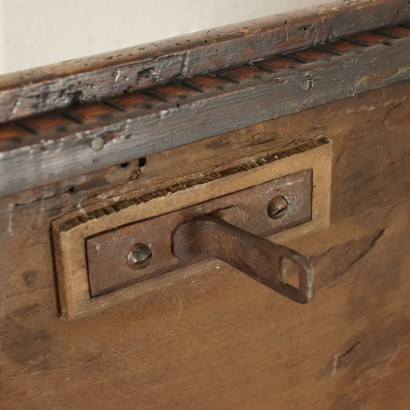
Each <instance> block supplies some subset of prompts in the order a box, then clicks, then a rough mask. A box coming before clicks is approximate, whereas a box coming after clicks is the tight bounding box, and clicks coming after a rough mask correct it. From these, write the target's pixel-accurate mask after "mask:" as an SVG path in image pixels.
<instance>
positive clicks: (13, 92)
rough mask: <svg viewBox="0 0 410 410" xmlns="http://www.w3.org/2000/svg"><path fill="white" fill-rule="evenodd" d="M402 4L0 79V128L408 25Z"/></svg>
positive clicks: (211, 35)
mask: <svg viewBox="0 0 410 410" xmlns="http://www.w3.org/2000/svg"><path fill="white" fill-rule="evenodd" d="M409 16H410V7H409V4H408V0H355V1H345V0H344V1H339V2H337V3H336V4H330V5H325V6H320V7H314V8H311V9H309V10H302V11H298V12H292V13H288V14H284V15H281V16H274V17H272V16H271V17H267V18H262V19H258V20H254V21H248V22H243V23H239V24H234V25H230V26H226V27H222V28H220V29H211V30H206V31H202V32H199V33H197V34H194V35H188V36H183V37H177V38H173V39H168V40H165V41H162V42H157V43H150V44H146V45H142V46H136V47H131V48H126V49H123V50H118V51H114V52H111V53H105V54H101V55H97V56H92V57H88V58H82V59H77V60H70V61H67V62H64V63H61V64H55V65H50V66H46V67H41V68H35V69H31V70H26V71H22V72H18V73H13V74H8V75H5V76H2V77H0V100H1V101H2V104H1V107H0V122H4V121H8V120H11V119H17V118H21V117H24V116H28V115H33V114H38V113H42V112H46V111H50V110H54V109H56V108H57V107H65V106H68V105H71V104H78V103H84V102H89V101H93V100H96V99H100V98H105V97H108V96H112V95H116V94H122V93H123V91H124V90H125V91H127V92H130V91H133V90H137V89H141V88H145V87H147V86H152V85H153V84H157V83H161V82H166V81H169V80H170V79H172V78H176V77H191V76H193V75H196V74H200V73H205V72H208V71H210V67H213V69H221V68H224V67H227V66H232V65H239V64H242V63H244V62H248V61H250V60H254V59H259V58H261V57H264V56H267V55H272V54H275V53H282V52H286V51H290V50H294V49H298V48H304V47H308V46H311V45H318V44H321V43H324V42H327V41H329V40H332V39H335V38H339V37H342V36H345V35H348V34H353V33H355V32H357V31H365V30H372V29H374V28H377V27H381V26H387V25H398V24H401V23H402V22H405V21H408V20H409Z"/></svg>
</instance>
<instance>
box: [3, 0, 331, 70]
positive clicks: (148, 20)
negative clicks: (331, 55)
mask: <svg viewBox="0 0 410 410" xmlns="http://www.w3.org/2000/svg"><path fill="white" fill-rule="evenodd" d="M324 2H329V0H328V1H326V0H0V35H1V37H0V74H1V73H6V72H12V71H18V70H22V69H25V68H31V67H36V66H40V65H44V64H50V63H54V62H59V61H63V60H68V59H71V58H76V57H82V56H86V55H90V54H96V53H101V52H104V51H110V50H115V49H119V48H123V47H128V46H134V45H138V44H141V43H146V42H149V41H155V40H160V39H164V38H167V37H173V36H177V35H180V34H185V33H192V32H195V31H198V30H202V29H207V28H212V27H217V26H221V25H225V24H229V23H234V22H239V21H243V20H249V19H253V18H257V17H262V16H266V15H269V14H277V13H282V12H285V11H290V10H294V9H297V8H301V7H308V6H310V5H313V4H321V3H324Z"/></svg>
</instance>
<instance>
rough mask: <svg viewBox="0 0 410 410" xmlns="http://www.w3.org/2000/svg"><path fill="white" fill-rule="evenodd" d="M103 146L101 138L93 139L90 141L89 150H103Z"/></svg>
mask: <svg viewBox="0 0 410 410" xmlns="http://www.w3.org/2000/svg"><path fill="white" fill-rule="evenodd" d="M103 146H104V140H103V138H101V137H95V138H93V140H92V141H91V148H92V149H93V150H94V151H100V150H101V149H102V148H103Z"/></svg>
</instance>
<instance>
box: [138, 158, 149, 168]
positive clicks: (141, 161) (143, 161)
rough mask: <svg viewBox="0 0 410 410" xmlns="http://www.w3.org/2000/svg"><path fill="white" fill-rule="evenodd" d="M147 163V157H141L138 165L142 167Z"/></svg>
mask: <svg viewBox="0 0 410 410" xmlns="http://www.w3.org/2000/svg"><path fill="white" fill-rule="evenodd" d="M146 163H147V159H146V158H144V157H143V158H140V159H139V160H138V166H139V167H140V168H142V167H143V166H144V165H145V164H146Z"/></svg>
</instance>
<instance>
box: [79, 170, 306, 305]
mask: <svg viewBox="0 0 410 410" xmlns="http://www.w3.org/2000/svg"><path fill="white" fill-rule="evenodd" d="M276 198H278V199H282V200H284V207H283V209H281V207H280V205H281V204H280V201H279V204H278V205H279V207H278V209H271V208H272V206H273V207H275V203H272V200H275V199H276ZM210 214H212V215H216V216H218V217H219V218H220V219H222V220H224V221H226V222H228V223H230V224H232V225H234V226H236V227H238V228H241V229H243V230H246V231H248V232H250V233H253V234H255V235H258V236H263V237H266V236H269V235H271V234H273V233H276V232H279V231H281V230H283V229H286V228H290V227H292V226H295V225H298V224H301V223H303V222H307V221H309V220H310V219H311V217H312V170H310V169H309V170H304V171H301V172H298V173H295V174H292V175H288V176H285V177H282V178H279V179H275V180H273V181H269V182H265V183H263V184H260V185H256V186H252V187H250V188H247V189H243V190H241V191H238V192H234V193H232V194H229V195H225V196H222V197H219V198H215V199H212V200H210V201H207V202H203V203H200V204H197V205H195V206H191V207H188V208H185V209H181V210H179V211H176V212H172V213H168V214H164V215H161V216H158V217H155V218H151V219H147V220H144V221H139V222H137V223H133V224H129V225H126V226H123V227H119V228H117V229H115V230H111V231H108V232H103V233H101V234H98V235H96V236H93V237H90V238H87V240H86V249H87V265H88V274H89V283H90V293H91V296H92V297H96V296H100V295H103V294H106V293H108V292H111V291H113V290H117V289H120V288H123V287H126V286H129V285H132V284H134V283H137V282H142V281H146V280H148V279H151V278H153V277H155V276H158V275H161V274H163V273H165V272H169V271H173V270H175V269H178V268H181V267H183V266H185V265H187V263H186V262H183V261H181V260H180V259H179V258H177V257H176V256H175V255H174V254H173V251H172V234H173V232H174V231H175V229H176V228H177V227H178V225H179V224H180V223H181V222H183V221H187V220H190V219H192V218H195V217H198V216H203V215H210ZM133 253H134V256H135V257H136V258H137V260H133V259H132V258H133ZM135 253H138V255H135ZM138 257H140V258H141V261H140V263H139V262H138Z"/></svg>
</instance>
